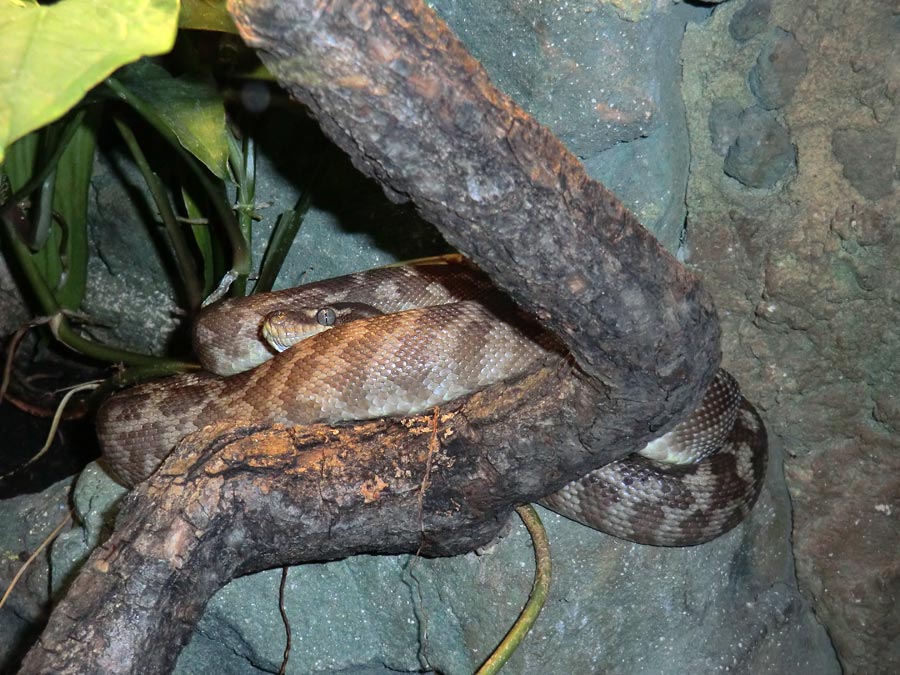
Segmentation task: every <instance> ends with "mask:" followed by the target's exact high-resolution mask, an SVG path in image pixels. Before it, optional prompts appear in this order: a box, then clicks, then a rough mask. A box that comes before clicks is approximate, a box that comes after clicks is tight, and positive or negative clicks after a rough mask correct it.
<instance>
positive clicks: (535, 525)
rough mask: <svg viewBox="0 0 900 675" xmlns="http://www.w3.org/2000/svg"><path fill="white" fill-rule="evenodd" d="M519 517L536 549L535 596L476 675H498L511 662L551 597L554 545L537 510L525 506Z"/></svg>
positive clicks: (532, 591)
mask: <svg viewBox="0 0 900 675" xmlns="http://www.w3.org/2000/svg"><path fill="white" fill-rule="evenodd" d="M516 513H518V514H519V517H520V518H521V519H522V522H524V523H525V527H526V528H528V534H530V535H531V541H532V544H533V545H534V565H535V570H534V584H533V585H532V587H531V596H530V597H529V598H528V602H527V603H526V604H525V607H524V608H523V609H522V613H521V614H519V618H518V619H516V622H515V623H514V624H513V626H512V628H510V629H509V632H508V633H507V634H506V637H504V638H503V641H502V642H501V643H500V644H499V645H497V648H496V649H495V650H494V651H493V652H492V653H491V655H490V656H489V657H488V658H487V660H486V661H485V662H484V663H483V664H482V666H481V668H479V669H478V670H477V671H476V673H475V675H495V674H496V673H497V672H499V670H500V669H501V668H502V667H503V666H504V665H505V664H506V662H507V661H509V657H510V656H512V654H513V652H515V651H516V648H517V647H518V646H519V644H521V642H522V640H523V639H524V638H525V636H526V635H527V634H528V631H530V630H531V627H532V626H533V625H534V622H535V621H537V618H538V615H539V614H540V613H541V610H542V609H543V608H544V603H545V602H546V600H547V594H548V593H549V591H550V567H551V565H550V542H549V541H548V540H547V531H546V530H545V529H544V526H543V524H542V523H541V519H540V517H539V516H538V514H537V511H535V510H534V508H533V507H531V506H528V505H525V506H519V507H517V508H516Z"/></svg>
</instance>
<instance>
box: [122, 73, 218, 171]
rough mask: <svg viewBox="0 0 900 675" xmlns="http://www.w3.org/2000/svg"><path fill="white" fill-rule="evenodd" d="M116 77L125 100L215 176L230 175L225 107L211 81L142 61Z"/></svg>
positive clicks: (210, 78) (213, 82)
mask: <svg viewBox="0 0 900 675" xmlns="http://www.w3.org/2000/svg"><path fill="white" fill-rule="evenodd" d="M115 79H116V80H117V81H118V82H119V83H120V84H121V85H122V86H123V87H124V88H125V89H127V91H128V96H127V97H126V100H128V102H129V103H131V104H132V105H133V106H134V107H135V108H136V109H137V110H138V112H140V113H141V114H142V115H144V116H145V117H146V118H147V119H148V120H150V122H151V123H153V124H154V125H155V126H159V125H162V126H164V127H165V129H164V130H163V131H165V130H168V131H169V132H170V133H171V134H174V136H175V137H176V138H177V139H178V142H179V143H180V144H181V145H182V146H183V147H184V148H185V150H187V151H188V152H190V153H191V154H192V155H194V157H196V158H197V159H199V160H200V161H201V162H203V163H204V164H205V165H206V166H207V167H208V168H209V170H210V171H212V172H213V173H214V174H215V175H216V176H218V177H219V178H221V179H223V180H224V179H226V178H227V177H228V166H227V161H228V140H227V138H226V134H227V130H226V128H225V105H224V103H223V101H222V93H221V92H220V91H219V89H218V88H217V87H216V84H215V81H214V80H213V79H212V77H201V76H199V75H183V76H181V77H173V76H172V75H171V74H170V73H169V71H167V70H166V69H165V68H163V67H162V66H159V65H157V64H155V63H153V62H152V61H150V60H149V59H142V60H140V61H138V62H137V63H132V64H130V65H128V66H126V67H125V68H123V69H122V70H121V71H119V72H118V73H117V74H116V77H115Z"/></svg>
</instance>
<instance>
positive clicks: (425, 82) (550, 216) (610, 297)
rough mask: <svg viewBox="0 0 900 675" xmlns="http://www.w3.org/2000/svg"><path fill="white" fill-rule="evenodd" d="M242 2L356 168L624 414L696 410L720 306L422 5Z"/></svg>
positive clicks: (709, 371) (651, 419)
mask: <svg viewBox="0 0 900 675" xmlns="http://www.w3.org/2000/svg"><path fill="white" fill-rule="evenodd" d="M229 8H230V10H231V12H232V13H233V15H234V16H235V19H236V21H237V24H238V27H239V28H240V30H241V32H242V35H243V37H244V39H245V40H246V41H247V42H248V43H249V44H251V45H252V46H254V47H256V48H257V49H258V50H259V51H260V55H261V58H262V59H263V61H264V62H265V63H266V65H267V66H268V67H269V69H270V70H272V72H274V73H275V75H276V76H277V77H278V79H279V81H280V82H281V83H282V85H283V86H284V87H286V88H287V90H288V91H289V92H290V93H291V95H292V96H294V97H295V98H297V99H298V100H300V101H301V102H303V103H304V104H305V105H306V106H308V108H309V110H310V111H311V112H312V114H313V115H314V116H315V118H316V119H317V120H318V122H319V123H320V124H321V125H322V128H323V130H324V131H325V133H326V134H328V135H329V136H330V137H331V138H332V139H333V140H334V142H335V143H337V144H338V145H339V146H340V147H341V148H343V149H344V150H345V151H346V152H347V153H348V154H349V155H350V157H351V158H352V160H353V162H354V164H355V165H356V166H357V168H359V169H360V170H361V171H362V172H363V173H365V174H367V175H369V176H373V177H374V178H375V179H376V180H378V181H379V182H380V183H381V184H382V185H383V186H384V188H385V190H386V192H387V193H388V195H389V196H394V197H395V198H403V199H411V200H412V201H413V202H414V203H415V205H416V207H417V208H418V209H419V210H420V212H421V213H422V215H423V216H424V217H425V218H426V219H427V220H429V221H431V222H433V223H434V224H436V225H437V226H438V228H439V229H440V230H441V232H442V233H443V234H444V235H445V237H446V238H447V240H448V241H449V242H450V243H451V244H453V245H454V246H456V247H457V248H458V249H460V250H461V251H462V252H463V253H466V254H467V255H468V256H469V257H470V258H472V259H473V260H475V261H476V262H477V263H478V264H479V265H480V266H481V267H482V268H483V269H485V271H487V272H488V273H489V274H490V276H491V278H492V279H494V281H495V282H497V283H498V285H500V286H502V287H503V288H504V289H506V290H507V291H509V292H510V293H511V295H512V296H513V297H514V298H515V299H516V300H517V301H518V302H519V303H520V304H522V305H523V306H524V307H526V308H527V309H529V310H531V311H532V312H533V313H534V314H536V315H537V316H538V317H540V318H541V319H542V320H545V321H546V322H547V325H548V326H549V327H550V328H551V329H553V330H554V331H556V332H557V333H558V334H559V335H560V336H561V337H562V338H563V339H564V340H565V341H566V342H567V344H568V345H569V346H570V347H571V349H572V351H573V353H574V354H575V355H576V358H577V359H578V362H579V364H580V365H581V366H582V368H583V369H584V371H585V372H586V373H588V374H589V375H590V376H592V377H594V378H596V379H597V380H598V381H599V382H602V383H605V384H609V385H611V386H612V388H613V389H614V390H615V391H614V397H615V398H616V399H617V401H616V402H617V403H618V404H621V405H627V406H628V407H629V408H631V410H624V409H623V410H621V411H620V412H621V413H622V414H624V415H626V416H627V417H629V418H630V419H639V420H641V421H642V423H644V424H646V423H650V424H652V425H655V426H659V425H660V424H661V423H663V422H665V421H666V420H669V419H670V418H672V417H673V416H677V415H678V414H680V413H682V412H683V411H684V410H686V409H688V408H690V407H692V406H693V405H694V404H695V403H696V402H697V395H698V392H700V391H702V390H703V389H704V388H705V385H706V384H708V383H709V381H710V380H711V379H712V377H713V375H714V373H715V371H716V368H717V367H718V362H719V347H718V324H717V322H716V320H715V314H714V310H713V308H712V304H711V301H710V299H709V297H708V296H707V295H706V294H705V293H704V292H703V291H702V289H701V287H700V285H699V284H698V282H697V280H696V279H695V278H694V277H693V276H692V275H691V274H690V273H688V272H687V271H686V270H685V269H684V268H683V267H682V266H681V265H679V264H678V263H677V262H676V261H675V260H674V259H673V258H672V256H670V255H669V254H668V253H667V252H665V251H664V250H663V249H662V247H661V246H660V245H659V244H658V242H657V241H656V240H655V239H654V238H653V237H652V236H651V235H650V234H649V233H648V232H647V231H646V230H645V229H644V228H643V227H641V225H640V224H639V223H638V222H637V220H636V219H635V218H634V216H632V215H631V214H630V213H629V212H628V211H627V210H626V209H625V208H624V207H623V206H622V204H621V203H620V202H619V200H618V199H617V198H616V197H615V196H613V195H612V194H611V193H610V192H609V191H607V190H606V189H605V188H604V187H603V186H602V185H600V184H599V183H598V182H596V181H594V180H592V179H591V178H589V177H588V176H587V174H586V173H585V170H584V167H583V166H582V165H581V163H580V162H578V160H577V159H576V158H575V157H574V155H572V153H570V152H569V151H568V150H566V148H565V147H564V146H563V145H562V144H561V143H560V142H559V140H558V139H556V137H554V136H553V134H551V133H550V132H549V131H548V130H547V129H546V128H544V127H542V126H541V125H539V124H538V123H537V122H536V121H535V120H534V119H533V118H531V117H530V116H529V115H528V114H527V113H525V112H524V111H523V110H522V109H521V108H519V107H518V106H517V105H516V104H515V103H514V102H513V101H512V100H511V99H510V98H509V97H507V96H506V95H505V94H503V93H502V92H500V91H499V90H497V89H496V88H495V87H494V86H493V85H492V84H491V83H490V81H489V79H488V77H487V74H486V73H485V71H484V69H483V68H482V67H481V65H480V64H479V63H478V62H477V61H476V60H475V59H473V58H472V57H471V56H470V55H469V54H468V53H467V52H466V51H465V48H464V47H463V45H462V43H460V41H459V40H458V39H457V38H456V37H455V36H454V35H453V33H452V32H451V31H450V30H449V28H447V26H446V25H445V24H444V23H443V22H442V21H441V20H440V19H438V18H437V17H436V16H435V15H434V13H433V12H432V10H430V9H429V8H428V7H426V6H425V4H424V3H423V2H421V0H390V1H388V0H366V1H365V2H361V1H358V0H318V1H316V2H313V1H312V0H229ZM620 396H621V399H620V398H619V397H620ZM622 399H627V404H624V403H623V401H622Z"/></svg>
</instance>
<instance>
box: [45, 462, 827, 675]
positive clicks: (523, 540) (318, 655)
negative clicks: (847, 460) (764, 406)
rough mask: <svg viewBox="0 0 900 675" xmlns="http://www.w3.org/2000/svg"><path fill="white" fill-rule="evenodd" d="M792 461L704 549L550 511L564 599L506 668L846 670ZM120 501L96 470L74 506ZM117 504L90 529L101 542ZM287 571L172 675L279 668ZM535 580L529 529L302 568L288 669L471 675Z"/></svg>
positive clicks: (208, 622) (236, 591)
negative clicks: (794, 530)
mask: <svg viewBox="0 0 900 675" xmlns="http://www.w3.org/2000/svg"><path fill="white" fill-rule="evenodd" d="M780 466H781V458H780V454H779V451H778V449H777V448H776V449H775V453H774V455H773V456H772V457H771V461H770V469H769V475H768V479H767V483H766V488H765V489H764V491H763V495H762V497H761V498H760V502H759V504H757V506H756V507H755V509H754V511H753V513H752V514H751V516H750V518H749V519H748V520H747V521H746V522H745V523H743V524H741V525H739V526H738V527H737V528H736V529H735V530H734V531H732V532H730V533H728V534H726V535H725V536H723V537H720V538H719V539H717V540H715V541H713V542H710V543H709V544H705V545H702V546H697V547H691V548H685V549H662V548H656V547H652V546H640V545H636V544H630V543H627V542H624V541H621V540H618V539H615V538H613V537H609V536H607V535H604V534H601V533H599V532H595V531H593V530H590V529H588V528H585V527H583V526H581V525H579V524H577V523H573V522H571V521H569V520H566V519H565V518H562V517H561V516H557V515H556V514H553V513H551V512H549V511H546V510H541V517H542V519H543V520H544V523H545V526H546V528H547V530H548V533H549V537H550V542H551V547H552V550H553V554H552V555H553V565H554V569H553V583H552V587H551V594H550V597H549V599H548V601H547V604H546V606H545V608H544V610H543V612H542V614H541V617H540V619H539V620H538V623H537V625H536V626H535V628H534V630H533V631H532V633H530V634H529V635H528V637H526V639H525V641H524V643H523V644H522V646H521V648H520V650H519V651H518V652H517V653H516V655H515V656H514V657H513V659H512V661H511V662H510V663H509V664H508V665H507V666H506V669H505V672H509V673H511V674H515V673H542V674H545V675H570V674H571V673H587V672H596V671H597V669H598V668H600V669H602V670H603V672H609V673H622V674H623V675H624V674H627V675H632V674H635V675H640V674H643V673H646V674H647V675H651V674H653V675H656V674H658V673H669V672H672V673H674V672H710V671H711V670H717V669H722V670H724V669H726V668H728V669H730V670H732V671H733V672H738V673H764V672H769V673H785V672H810V673H813V672H814V673H816V674H817V675H830V674H832V673H833V674H834V675H837V674H838V673H839V672H840V670H839V668H838V666H837V663H836V660H835V657H834V654H833V652H832V650H831V648H830V645H829V642H828V637H827V635H826V634H825V632H824V630H823V629H822V628H821V626H819V625H818V623H817V622H816V620H815V617H814V615H813V614H812V612H811V611H810V608H809V606H808V605H807V603H806V601H805V600H804V599H803V597H802V596H801V595H800V593H799V591H798V590H797V587H796V582H795V580H794V571H793V559H792V556H791V552H790V526H791V517H790V504H789V500H788V497H787V492H786V489H785V486H784V477H783V475H782V474H781V470H780ZM120 495H121V488H119V487H118V486H117V485H115V484H114V483H112V481H109V480H108V479H104V478H103V476H102V473H101V472H99V471H98V470H97V469H96V468H91V469H89V470H88V471H87V472H86V477H83V478H82V479H81V480H79V483H78V486H77V488H76V491H75V494H74V497H73V500H74V502H75V505H76V508H78V509H79V510H82V509H85V508H90V509H91V510H92V511H94V509H93V505H95V504H98V503H104V504H107V505H114V503H115V501H116V499H117V498H118V497H119V496H120ZM112 508H114V507H113V506H109V507H108V510H107V511H106V513H105V517H102V518H101V517H98V516H96V515H95V516H93V517H91V518H90V519H89V521H90V522H93V523H95V524H94V525H93V526H92V528H93V530H94V531H96V529H97V527H98V524H101V523H103V522H108V521H109V519H110V517H111V513H110V510H109V509H112ZM94 512H95V511H94ZM71 539H73V540H76V541H77V540H78V539H79V536H78V534H77V533H73V534H72V535H71ZM73 550H74V549H69V551H70V552H72V551H73ZM75 557H76V558H77V556H75ZM55 564H58V565H59V566H60V567H62V566H63V565H64V561H63V560H59V561H57V562H55ZM280 575H281V573H280V571H275V570H273V571H271V572H264V573H261V574H256V575H252V576H249V577H243V578H240V579H237V580H235V581H233V582H232V583H231V584H229V585H228V586H226V587H225V588H224V589H222V590H221V591H220V592H219V593H218V594H217V595H216V596H214V598H213V599H212V601H211V602H210V604H209V605H208V607H207V609H206V612H205V614H204V617H203V619H202V620H201V622H200V625H199V626H198V629H197V631H196V632H195V634H194V637H193V639H192V641H191V642H190V644H189V645H188V646H187V647H186V648H185V650H184V652H183V653H182V655H181V657H180V659H179V661H178V666H177V668H176V671H175V672H176V673H184V674H187V673H190V674H191V675H202V674H204V673H210V674H215V675H223V673H235V674H238V673H254V672H260V673H264V672H274V671H276V670H277V668H278V665H279V663H280V661H281V658H282V651H283V649H284V640H283V635H284V627H283V624H282V619H281V616H280V614H279V611H278V585H279V582H280ZM532 575H533V553H532V549H531V543H530V540H529V538H528V535H527V533H526V532H525V530H524V528H523V527H522V526H521V524H520V523H519V522H518V519H515V520H514V522H513V526H512V529H511V532H510V534H509V535H507V536H506V537H504V538H503V539H501V540H500V541H498V542H497V543H495V544H494V545H493V546H492V547H489V548H488V550H487V552H485V553H484V554H482V555H476V554H468V555H464V556H457V557H454V558H445V559H433V560H427V559H416V558H414V557H411V556H357V557H354V558H349V559H346V560H342V561H337V562H331V563H324V564H314V565H303V566H300V567H295V568H292V569H291V570H290V571H289V573H288V579H287V584H286V590H285V599H284V605H285V608H286V612H287V615H288V620H289V622H290V625H291V630H292V636H293V638H292V643H293V648H292V652H291V660H290V669H289V672H299V673H316V674H321V675H324V674H326V673H327V674H330V675H337V673H341V674H342V675H351V674H352V675H362V674H363V673H366V674H372V673H384V674H385V675H386V674H387V673H390V672H420V671H421V670H423V669H425V670H429V669H433V670H435V671H438V672H442V673H447V674H448V675H453V674H468V673H471V672H474V671H475V670H476V669H477V667H478V665H479V663H480V662H481V661H482V660H483V659H484V658H485V657H486V656H487V655H488V653H489V652H490V651H491V650H492V649H493V648H494V646H495V645H496V644H497V642H499V640H500V639H501V638H502V636H503V635H504V633H505V632H506V630H507V629H508V628H509V626H510V625H512V623H513V621H515V618H516V616H517V614H518V612H519V611H520V609H521V607H522V605H523V604H524V603H525V601H526V599H527V597H528V593H529V591H530V588H531V583H532ZM648 635H652V636H654V637H653V639H652V643H651V644H652V649H649V648H648V644H647V636H648ZM564 646H565V648H564V649H563V647H564Z"/></svg>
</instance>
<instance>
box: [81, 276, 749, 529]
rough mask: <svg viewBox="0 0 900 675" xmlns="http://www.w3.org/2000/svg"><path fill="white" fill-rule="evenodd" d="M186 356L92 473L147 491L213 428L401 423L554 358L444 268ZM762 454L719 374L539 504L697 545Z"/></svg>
mask: <svg viewBox="0 0 900 675" xmlns="http://www.w3.org/2000/svg"><path fill="white" fill-rule="evenodd" d="M263 336H265V338H267V339H264V337H263ZM194 346H195V351H196V352H197V354H198V357H199V358H200V361H201V363H202V365H203V366H204V368H205V369H206V370H207V371H209V372H200V373H191V374H185V375H176V376H173V377H169V378H165V379H162V380H156V381H153V382H148V383H145V384H141V385H138V386H135V387H131V388H129V389H126V390H124V391H122V392H120V393H118V394H115V395H114V396H112V397H111V398H110V399H108V400H107V401H106V402H105V403H104V404H103V406H101V408H100V410H99V411H98V414H97V431H98V436H99V438H100V443H101V447H102V449H103V456H104V461H105V464H106V465H107V467H108V468H109V469H110V470H111V471H112V473H113V474H114V475H115V476H116V477H117V478H118V480H119V481H120V482H122V483H124V484H126V485H134V484H136V483H138V482H140V481H142V480H144V479H145V478H147V477H148V476H149V475H150V474H151V473H152V472H153V471H155V470H156V468H157V467H158V466H159V465H160V464H161V463H162V461H163V460H164V459H165V457H166V456H167V455H168V454H169V453H170V452H171V450H172V449H173V448H174V446H175V444H176V443H177V442H178V441H179V440H180V439H181V438H183V437H184V436H185V435H187V434H189V433H191V432H193V431H197V430H199V429H201V428H203V427H204V426H205V425H207V424H211V423H213V422H216V421H219V420H223V419H240V420H247V421H253V422H266V423H282V424H289V425H298V424H312V423H315V422H339V421H346V420H361V419H374V418H378V417H384V416H390V415H404V414H414V413H417V412H422V411H424V410H426V409H428V408H431V407H434V406H436V405H440V404H443V403H446V402H448V401H451V400H453V399H455V398H458V397H460V396H463V395H465V394H468V393H471V392H473V391H476V390H478V389H482V388H484V387H487V386H489V385H491V384H494V383H496V382H499V381H503V380H508V379H512V378H515V377H518V376H520V375H523V374H525V373H527V372H531V371H533V370H535V369H537V368H538V367H540V366H541V365H542V364H544V363H547V362H548V361H550V360H552V359H559V358H560V357H562V356H564V352H563V348H562V346H561V345H560V344H559V343H558V342H557V340H556V339H555V338H554V337H553V336H552V335H550V334H548V333H546V332H545V331H543V330H542V329H541V328H540V327H539V326H538V325H537V324H535V323H534V322H533V321H531V320H530V319H529V318H528V317H526V316H524V315H523V314H522V313H521V312H519V311H518V310H517V309H516V308H515V307H514V305H512V303H511V302H510V301H509V300H507V299H506V298H505V296H503V295H502V294H500V293H499V291H497V290H496V289H495V288H494V287H493V286H492V284H491V282H490V280H489V279H488V277H487V276H486V275H484V274H482V273H480V272H479V271H477V270H475V269H474V268H472V267H470V266H469V265H466V264H452V263H444V262H439V263H428V264H419V265H409V266H398V267H388V268H379V269H376V270H371V271H368V272H361V273H357V274H352V275H348V276H345V277H339V278H336V279H330V280H327V281H323V282H316V283H314V284H308V285H306V286H300V287H297V288H294V289H287V290H285V291H278V292H275V293H268V294H260V295H256V296H249V297H247V298H240V299H232V300H226V301H223V302H219V303H216V304H214V305H212V306H211V307H209V308H207V309H206V310H204V311H203V312H202V313H201V315H200V317H199V319H198V321H197V323H196V325H195V327H194ZM281 350H284V351H281ZM766 452H767V448H766V433H765V428H764V426H763V424H762V420H761V419H760V417H759V415H758V414H757V413H756V411H755V410H754V409H753V407H752V406H751V405H750V403H749V402H747V401H746V399H744V398H743V397H742V396H741V394H740V389H739V388H738V385H737V383H736V382H735V380H734V378H733V377H731V375H729V374H728V373H726V372H725V371H719V373H718V374H717V376H716V378H715V379H714V381H713V383H712V384H711V385H710V387H709V388H708V390H707V392H706V394H705V396H704V398H703V400H702V402H701V404H700V405H699V407H698V408H697V409H696V410H695V411H693V413H692V414H691V415H690V416H689V417H688V418H687V419H686V420H685V421H683V422H682V423H681V424H679V425H678V426H677V427H675V428H674V429H673V430H672V431H670V432H669V433H667V434H665V435H664V436H662V437H660V438H658V439H656V440H654V441H652V442H651V443H649V444H648V445H647V446H646V447H645V448H644V449H643V450H642V451H641V452H640V453H635V454H634V455H631V456H629V457H626V458H624V459H622V460H619V461H617V462H613V463H611V464H608V465H606V466H604V467H601V468H600V469H597V470H595V471H593V472H591V473H589V474H588V475H586V476H584V477H582V478H581V479H578V480H576V481H573V482H572V483H570V484H568V485H566V486H565V487H564V488H563V489H562V490H560V491H559V492H557V493H554V494H552V495H550V496H548V497H546V498H545V499H544V500H543V501H542V503H543V504H544V505H545V506H547V507H549V508H551V509H553V510H555V511H558V512H559V513H561V514H562V515H565V516H567V517H569V518H572V519H573V520H576V521H579V522H581V523H584V524H586V525H588V526H590V527H594V528H596V529H599V530H602V531H605V532H608V533H610V534H613V535H616V536H619V537H622V538H624V539H628V540H630V541H635V542H639V543H646V544H654V545H658V546H684V545H691V544H697V543H702V542H704V541H708V540H710V539H713V538H715V537H716V536H718V535H720V534H722V533H724V532H726V531H727V530H729V529H731V528H732V527H734V526H735V525H736V524H737V523H739V522H740V521H741V520H742V519H743V518H744V517H745V516H746V515H747V514H748V513H749V511H750V509H751V508H752V506H753V504H754V502H755V501H756V499H757V497H758V495H759V493H760V490H761V487H762V483H763V480H764V477H765V469H766Z"/></svg>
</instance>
